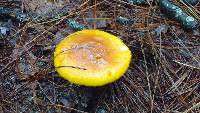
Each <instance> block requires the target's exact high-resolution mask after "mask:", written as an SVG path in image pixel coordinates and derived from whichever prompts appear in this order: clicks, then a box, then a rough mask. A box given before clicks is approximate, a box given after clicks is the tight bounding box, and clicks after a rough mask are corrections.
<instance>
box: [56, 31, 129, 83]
mask: <svg viewBox="0 0 200 113" xmlns="http://www.w3.org/2000/svg"><path fill="white" fill-rule="evenodd" d="M131 56H132V55H131V51H130V50H129V48H128V47H127V46H126V45H125V44H124V43H123V42H122V41H121V40H120V39H119V38H118V37H116V36H114V35H111V34H109V33H107V32H104V31H100V30H82V31H78V32H75V33H72V34H70V35H69V36H67V37H66V38H65V39H64V40H62V41H61V42H60V43H59V44H58V45H57V46H56V49H55V52H54V66H55V67H56V70H57V72H58V73H59V74H60V76H62V77H63V78H64V79H66V80H68V81H70V82H72V83H75V84H78V85H85V86H102V85H105V84H108V83H111V82H113V81H115V80H117V79H119V78H120V77H121V76H122V75H123V74H124V73H125V72H126V70H127V69H128V66H129V64H130V61H131Z"/></svg>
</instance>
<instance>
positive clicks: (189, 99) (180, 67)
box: [0, 0, 200, 113]
mask: <svg viewBox="0 0 200 113" xmlns="http://www.w3.org/2000/svg"><path fill="white" fill-rule="evenodd" d="M134 1H136V2H134ZM160 1H166V2H167V1H168V0H0V113H85V112H87V113H183V112H184V113H199V112H200V32H199V25H198V23H199V22H200V12H199V11H200V4H197V5H194V6H192V5H190V4H188V3H185V2H183V1H181V0H171V4H172V6H173V4H174V5H176V6H177V7H179V8H180V9H179V8H176V10H174V9H173V7H171V8H172V9H170V6H169V7H168V6H166V7H165V4H164V5H161V4H160ZM184 1H187V0H184ZM191 1H192V0H191ZM183 12H184V13H183ZM172 17H174V18H172ZM188 19H190V20H188ZM194 21H195V22H196V23H194ZM194 26H195V27H194ZM82 29H99V30H103V31H106V32H109V33H111V34H113V35H115V36H118V37H119V38H120V39H121V40H123V42H124V43H125V44H126V45H127V46H128V47H129V48H130V50H131V52H132V56H133V57H132V60H131V64H130V66H129V69H128V71H127V72H126V73H125V74H124V75H123V77H122V78H120V79H119V80H117V81H115V82H113V83H111V84H108V85H105V86H101V87H85V86H79V85H75V84H72V83H69V82H68V81H67V80H64V79H63V78H61V77H60V76H59V74H58V73H57V72H56V71H55V68H54V66H53V60H54V59H53V52H54V48H55V46H56V44H58V43H59V42H60V41H61V40H62V39H63V38H65V37H66V36H67V35H69V34H70V33H73V32H75V31H79V30H82Z"/></svg>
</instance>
